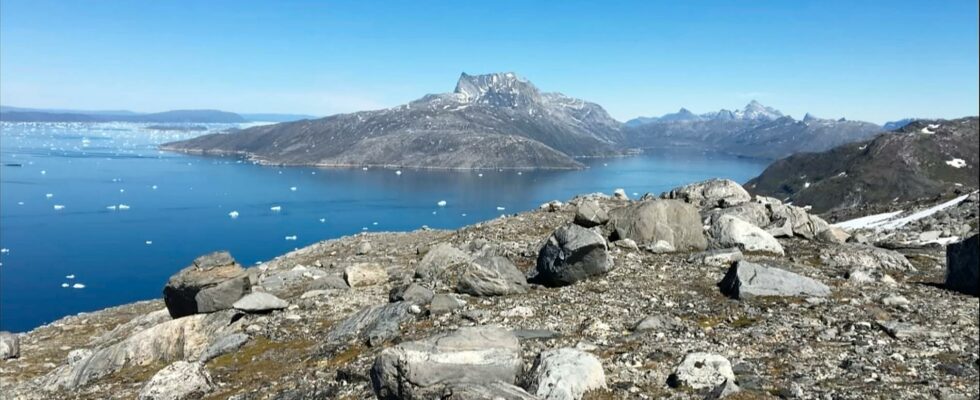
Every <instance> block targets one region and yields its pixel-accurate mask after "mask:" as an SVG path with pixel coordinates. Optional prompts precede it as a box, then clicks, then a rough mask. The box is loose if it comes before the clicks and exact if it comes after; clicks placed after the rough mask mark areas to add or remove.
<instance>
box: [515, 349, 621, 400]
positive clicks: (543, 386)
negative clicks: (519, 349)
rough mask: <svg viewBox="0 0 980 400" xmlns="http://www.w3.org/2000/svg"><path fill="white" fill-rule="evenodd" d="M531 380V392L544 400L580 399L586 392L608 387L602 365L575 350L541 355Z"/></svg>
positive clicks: (592, 357) (561, 350) (595, 359)
mask: <svg viewBox="0 0 980 400" xmlns="http://www.w3.org/2000/svg"><path fill="white" fill-rule="evenodd" d="M529 377H530V379H529V381H528V385H527V388H528V391H530V392H531V393H532V394H534V395H537V396H538V397H540V398H541V399H544V400H578V399H581V398H582V396H583V395H584V394H585V392H588V391H590V390H595V389H602V388H605V387H606V374H605V372H603V370H602V362H600V361H599V359H598V358H597V357H596V356H594V355H592V354H589V353H586V352H584V351H581V350H577V349H573V348H561V349H556V350H546V351H543V352H541V354H539V355H538V357H537V359H536V360H535V361H534V366H533V367H531V372H530V374H529Z"/></svg>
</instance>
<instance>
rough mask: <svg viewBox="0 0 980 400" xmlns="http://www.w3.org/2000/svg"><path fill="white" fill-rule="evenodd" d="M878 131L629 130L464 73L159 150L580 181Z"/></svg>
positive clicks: (760, 110) (780, 118)
mask: <svg viewBox="0 0 980 400" xmlns="http://www.w3.org/2000/svg"><path fill="white" fill-rule="evenodd" d="M883 131H884V129H883V128H882V127H881V126H879V125H877V124H873V123H870V122H862V121H849V120H846V119H843V118H839V119H823V118H817V117H814V116H812V115H810V114H807V115H806V117H804V118H803V119H802V120H795V119H793V118H792V117H790V116H788V115H784V114H783V113H782V112H780V111H778V110H776V109H774V108H772V107H767V106H764V105H762V104H760V103H758V102H756V101H752V102H750V103H749V104H748V105H746V106H745V108H744V109H741V110H734V111H730V110H720V111H716V112H709V113H704V114H695V113H694V112H692V111H690V110H687V109H684V108H682V109H681V110H680V111H679V112H677V113H674V114H667V115H664V116H661V117H641V118H637V119H634V120H630V121H628V122H626V123H625V124H624V123H621V122H619V121H617V120H615V119H613V118H612V117H611V116H609V114H608V113H607V112H606V110H605V109H603V108H602V107H601V106H600V105H598V104H595V103H591V102H588V101H585V100H580V99H576V98H572V97H568V96H565V95H563V94H560V93H547V92H542V91H540V90H538V88H537V87H536V86H534V85H533V84H532V83H531V82H529V81H527V80H525V79H523V78H521V77H519V76H518V75H517V74H514V73H493V74H486V75H469V74H466V73H463V74H462V75H461V76H460V78H459V80H458V81H457V83H456V88H455V90H454V91H452V92H449V93H441V94H430V95H426V96H423V97H422V98H420V99H418V100H415V101H412V102H410V103H408V104H404V105H401V106H397V107H392V108H388V109H384V110H376V111H362V112H356V113H350V114H338V115H334V116H330V117H326V118H322V119H317V120H303V121H295V122H287V123H281V124H275V125H268V126H259V127H254V128H250V129H243V130H241V131H237V132H234V133H219V134H211V135H204V136H201V137H198V138H194V139H189V140H186V141H180V142H174V143H167V144H164V145H163V146H162V149H164V150H170V151H178V152H186V153H195V154H210V155H238V156H243V157H246V158H248V159H250V160H252V161H255V162H258V163H264V164H275V165H312V166H325V167H361V166H382V167H408V168H440V169H535V168H538V169H576V168H582V167H583V164H582V163H580V162H579V159H581V158H584V157H597V156H599V157H601V156H616V155H624V154H634V153H636V152H638V151H641V150H647V149H649V150H654V149H668V150H669V149H685V148H686V149H696V150H699V151H710V152H718V153H726V154H731V155H736V156H742V157H752V158H761V159H770V160H775V159H779V158H782V157H786V156H789V155H791V154H795V153H798V152H815V151H824V150H828V149H830V148H833V147H835V146H838V145H841V144H845V143H851V142H855V141H860V140H866V139H870V138H871V137H874V136H875V135H876V134H878V133H881V132H883Z"/></svg>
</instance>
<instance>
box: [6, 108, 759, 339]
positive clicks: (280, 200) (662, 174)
mask: <svg viewBox="0 0 980 400" xmlns="http://www.w3.org/2000/svg"><path fill="white" fill-rule="evenodd" d="M0 127H2V134H0V161H2V163H3V166H2V167H0V178H2V180H0V182H2V183H0V193H2V194H0V247H2V248H3V249H4V250H3V252H2V253H0V262H2V266H0V329H3V330H12V331H23V330H28V329H31V328H33V327H36V326H38V325H40V324H44V323H47V322H51V321H53V320H55V319H57V318H60V317H62V316H64V315H68V314H74V313H78V312H81V311H90V310H96V309H100V308H104V307H107V306H112V305H117V304H121V303H127V302H131V301H135V300H142V299H149V298H155V297H159V296H160V291H161V289H162V287H163V284H164V283H165V282H166V280H167V278H168V277H169V276H170V275H171V274H173V273H174V272H175V271H177V270H178V269H180V268H182V267H184V266H185V265H187V264H188V263H189V262H190V261H191V260H192V259H194V257H196V256H197V255H200V254H202V253H205V252H210V251H214V250H218V249H228V250H230V251H231V252H232V255H234V256H235V258H236V259H238V260H239V262H241V263H243V264H246V265H250V264H254V263H256V262H257V261H261V260H267V259H270V258H272V257H274V256H276V255H279V254H282V253H284V252H287V251H289V250H292V249H294V248H298V247H302V246H305V245H308V244H311V243H314V242H317V241H320V240H324V239H330V238H336V237H340V236H344V235H350V234H354V233H357V232H361V231H405V230H414V229H417V228H419V227H421V226H423V225H428V226H429V227H433V228H456V227H459V226H463V225H467V224H471V223H474V222H477V221H481V220H486V219H490V218H494V217H496V216H499V215H500V214H502V213H513V212H518V211H523V210H528V209H531V208H534V207H537V206H538V205H539V204H541V203H543V202H546V201H549V200H553V199H559V200H563V201H564V200H567V199H568V198H570V197H572V196H573V195H575V194H580V193H589V192H596V191H602V192H606V193H611V192H612V190H613V189H615V188H618V187H622V188H625V189H626V191H627V192H628V193H630V194H632V193H639V194H642V193H645V192H656V193H659V192H662V191H664V190H668V189H670V188H672V187H675V186H677V185H680V184H683V183H687V182H691V181H696V180H701V179H705V178H709V177H715V176H720V177H728V178H732V179H735V180H738V181H740V182H744V181H746V180H748V179H749V178H751V177H753V176H755V175H757V174H758V173H760V172H761V171H762V169H763V168H764V167H765V164H764V163H762V162H760V161H753V160H744V159H736V158H729V157H724V156H715V155H704V154H653V155H644V156H637V157H630V158H618V159H605V160H591V161H589V164H590V167H591V168H589V169H587V170H584V171H541V172H523V173H521V174H518V173H517V172H515V171H507V172H499V171H483V172H469V171H467V172H458V171H455V172H453V171H415V170H403V171H402V174H401V175H397V174H396V173H395V171H393V170H383V169H372V170H368V171H363V170H360V169H350V170H345V169H313V168H276V167H262V166H256V165H251V164H248V163H242V162H239V161H237V160H235V159H230V158H203V157H195V156H186V155H180V154H173V153H163V152H159V151H157V150H156V145H157V144H158V143H162V142H166V141H171V140H177V139H181V138H185V137H189V136H194V135H199V134H201V133H202V132H190V133H176V132H155V131H150V130H146V129H145V128H144V127H143V126H141V125H136V124H11V123H3V124H2V126H0ZM227 127H228V126H217V125H211V126H209V128H211V129H224V128H227ZM9 164H19V165H20V166H11V165H9ZM480 174H482V176H481V175H480ZM441 200H445V201H446V206H445V207H439V206H438V205H437V203H438V202H439V201H441ZM120 205H125V206H128V209H125V208H127V207H125V206H120ZM56 206H63V207H58V208H60V209H56ZM112 206H115V209H111V208H109V207H112ZM277 206H278V207H280V208H281V209H280V210H279V211H274V210H273V209H272V208H273V207H277ZM498 207H503V210H498ZM232 211H237V212H238V214H239V216H238V217H237V218H231V217H230V216H229V213H230V212H232ZM293 236H295V239H294V240H287V237H289V239H292V237H293ZM68 275H74V276H75V277H74V279H67V278H66V276H68ZM76 283H80V284H83V285H84V286H85V287H84V288H73V287H72V286H73V285H74V284H76ZM63 284H68V286H69V287H67V288H64V287H62V285H63Z"/></svg>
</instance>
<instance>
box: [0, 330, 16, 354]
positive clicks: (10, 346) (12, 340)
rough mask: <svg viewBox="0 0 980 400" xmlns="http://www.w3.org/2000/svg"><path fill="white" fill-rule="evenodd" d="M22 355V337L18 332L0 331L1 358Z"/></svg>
mask: <svg viewBox="0 0 980 400" xmlns="http://www.w3.org/2000/svg"><path fill="white" fill-rule="evenodd" d="M18 357H20V337H19V336H17V335H16V334H13V333H10V332H7V331H3V332H0V360H7V359H11V358H18Z"/></svg>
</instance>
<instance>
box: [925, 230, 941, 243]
mask: <svg viewBox="0 0 980 400" xmlns="http://www.w3.org/2000/svg"><path fill="white" fill-rule="evenodd" d="M942 236H943V232H942V231H925V232H920V233H919V242H921V243H928V242H932V241H935V240H936V239H939V238H940V237H942Z"/></svg>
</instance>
